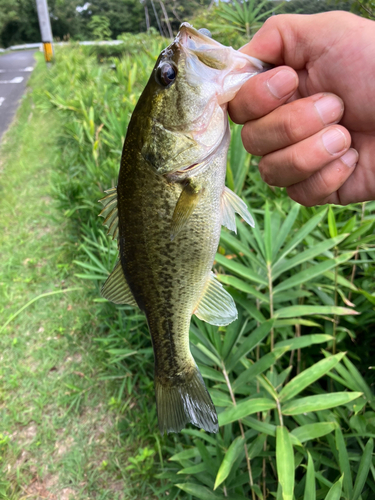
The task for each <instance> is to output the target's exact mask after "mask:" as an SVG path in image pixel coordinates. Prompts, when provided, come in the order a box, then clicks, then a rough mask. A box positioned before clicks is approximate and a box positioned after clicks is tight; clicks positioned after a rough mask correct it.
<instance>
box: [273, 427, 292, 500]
mask: <svg viewBox="0 0 375 500" xmlns="http://www.w3.org/2000/svg"><path fill="white" fill-rule="evenodd" d="M276 468H277V476H278V480H279V483H280V484H281V486H282V498H283V500H293V493H294V468H295V467H294V452H293V446H292V443H291V440H290V436H289V432H288V429H287V428H286V427H281V426H279V427H277V429H276Z"/></svg>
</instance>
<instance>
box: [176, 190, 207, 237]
mask: <svg viewBox="0 0 375 500" xmlns="http://www.w3.org/2000/svg"><path fill="white" fill-rule="evenodd" d="M203 191H204V190H203V189H202V188H196V187H195V186H192V185H191V184H190V183H187V184H185V186H184V188H183V190H182V191H181V194H180V197H179V199H178V201H177V205H176V208H175V209H174V212H173V217H172V224H171V240H174V239H175V237H176V236H177V234H178V233H179V232H180V231H181V229H182V228H183V227H184V226H185V225H186V224H187V222H188V220H189V218H190V217H191V215H192V213H193V212H194V210H195V207H196V206H197V205H198V202H199V200H200V197H201V196H202V194H203Z"/></svg>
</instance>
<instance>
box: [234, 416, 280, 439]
mask: <svg viewBox="0 0 375 500" xmlns="http://www.w3.org/2000/svg"><path fill="white" fill-rule="evenodd" d="M242 423H243V424H245V425H247V426H248V427H251V428H252V429H254V430H255V431H258V432H260V433H263V434H267V435H268V436H272V437H276V425H273V424H269V423H267V422H262V421H261V420H258V419H256V418H253V417H246V418H244V419H243V420H242Z"/></svg>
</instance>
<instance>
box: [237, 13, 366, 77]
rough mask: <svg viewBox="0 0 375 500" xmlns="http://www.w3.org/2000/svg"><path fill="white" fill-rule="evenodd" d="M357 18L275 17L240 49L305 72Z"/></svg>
mask: <svg viewBox="0 0 375 500" xmlns="http://www.w3.org/2000/svg"><path fill="white" fill-rule="evenodd" d="M357 19H358V17H357V16H355V15H354V14H350V13H348V12H341V11H334V12H324V13H321V14H313V15H300V14H280V15H277V16H272V17H269V18H268V19H267V21H266V22H265V23H264V25H263V26H262V28H261V29H260V30H259V31H258V32H257V33H256V34H255V35H254V37H253V39H252V40H251V41H250V42H249V43H248V44H247V45H245V46H244V47H242V48H241V49H240V50H241V52H245V53H246V54H249V55H251V56H253V57H257V58H258V59H261V60H262V61H265V62H268V63H270V64H275V65H277V66H279V65H284V64H285V65H287V66H290V67H291V68H293V69H295V70H299V69H303V68H305V66H306V64H307V63H308V62H309V61H311V60H315V59H316V58H317V57H319V56H320V55H321V54H323V53H324V52H325V51H326V50H327V47H329V46H330V45H331V44H334V43H335V42H336V41H337V40H339V39H340V37H341V36H343V35H344V34H345V32H346V30H347V29H348V27H350V26H351V25H352V24H353V21H355V20H357Z"/></svg>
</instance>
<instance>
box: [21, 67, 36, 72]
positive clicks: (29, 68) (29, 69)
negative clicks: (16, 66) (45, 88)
mask: <svg viewBox="0 0 375 500" xmlns="http://www.w3.org/2000/svg"><path fill="white" fill-rule="evenodd" d="M33 70H34V68H33V66H28V67H27V68H25V69H21V71H33Z"/></svg>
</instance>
